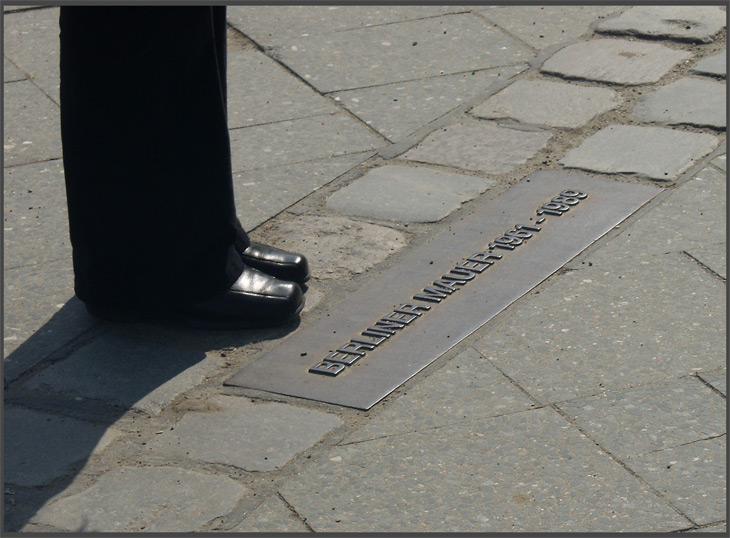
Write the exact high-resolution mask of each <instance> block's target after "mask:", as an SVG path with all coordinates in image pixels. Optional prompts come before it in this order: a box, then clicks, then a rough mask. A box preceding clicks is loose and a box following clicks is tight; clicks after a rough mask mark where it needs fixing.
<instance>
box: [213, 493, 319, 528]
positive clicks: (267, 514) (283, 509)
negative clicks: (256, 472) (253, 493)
mask: <svg viewBox="0 0 730 538" xmlns="http://www.w3.org/2000/svg"><path fill="white" fill-rule="evenodd" d="M226 532H310V530H309V528H307V526H306V525H305V524H304V523H303V522H302V521H301V520H300V519H298V518H297V516H296V515H294V514H293V513H292V511H291V510H290V509H289V507H288V506H286V504H284V502H283V501H282V500H281V499H279V497H277V496H276V495H272V496H271V497H269V498H268V499H266V501H264V502H263V503H262V504H261V505H259V506H257V507H256V508H255V509H254V510H252V511H251V513H249V514H247V515H246V518H245V519H244V520H243V521H241V523H239V524H238V525H236V526H235V527H233V528H232V529H228V530H227V531H226Z"/></svg>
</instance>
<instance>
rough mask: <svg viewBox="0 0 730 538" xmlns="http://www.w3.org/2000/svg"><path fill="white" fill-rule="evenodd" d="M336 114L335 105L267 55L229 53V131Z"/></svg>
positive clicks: (258, 53) (251, 52)
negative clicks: (230, 129)
mask: <svg viewBox="0 0 730 538" xmlns="http://www.w3.org/2000/svg"><path fill="white" fill-rule="evenodd" d="M333 112H337V107H336V106H335V104H334V103H332V102H331V101H330V100H329V99H326V98H325V97H322V96H321V95H319V94H318V93H316V92H315V91H314V90H312V88H310V87H309V86H307V85H306V84H304V83H303V82H302V81H300V80H299V79H297V78H296V77H293V76H292V75H291V73H288V72H287V71H285V70H284V68H282V67H281V66H280V65H278V64H277V63H276V62H275V61H273V60H272V59H271V58H269V57H268V56H266V55H265V54H263V53H261V52H258V51H252V50H242V51H230V52H229V53H228V126H229V127H230V128H237V127H245V126H248V125H256V124H262V123H273V122H276V121H283V120H291V119H296V118H305V117H310V116H316V115H321V114H330V113H333Z"/></svg>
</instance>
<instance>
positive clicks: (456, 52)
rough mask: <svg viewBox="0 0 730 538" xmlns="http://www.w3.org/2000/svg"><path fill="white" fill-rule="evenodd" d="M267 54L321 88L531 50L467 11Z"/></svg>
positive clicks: (482, 63) (455, 69)
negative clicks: (272, 55)
mask: <svg viewBox="0 0 730 538" xmlns="http://www.w3.org/2000/svg"><path fill="white" fill-rule="evenodd" d="M273 53H274V55H275V56H276V57H277V58H280V59H281V60H282V61H283V62H284V63H285V64H286V65H288V66H289V67H290V68H291V69H293V70H294V71H295V72H296V73H298V74H299V75H300V76H302V77H303V78H304V79H305V80H306V81H307V82H309V83H310V84H312V85H313V86H314V87H315V88H317V89H318V90H319V91H321V92H325V93H327V92H334V91H340V90H348V89H354V88H362V87H365V86H375V85H380V84H388V83H393V82H402V81H407V80H416V79H422V78H430V77H434V76H438V75H445V74H454V73H461V72H465V71H476V70H480V69H488V68H491V67H499V66H506V65H514V64H520V63H526V62H527V61H529V60H530V59H531V58H532V52H531V51H530V50H529V49H527V48H526V47H524V46H523V45H521V44H520V43H518V42H517V41H515V40H514V39H512V38H510V37H508V36H506V35H505V34H504V33H503V32H502V31H501V30H499V29H498V28H495V27H494V26H492V25H490V24H489V23H487V22H486V21H485V20H484V19H482V18H480V17H478V16H476V15H473V14H470V13H466V14H454V15H447V16H444V17H435V18H427V19H421V20H414V21H405V22H397V23H393V24H386V25H382V26H372V27H369V28H361V29H356V30H347V31H341V32H334V33H330V34H324V35H309V36H300V37H298V38H296V39H291V40H287V42H286V45H277V46H274V47H273Z"/></svg>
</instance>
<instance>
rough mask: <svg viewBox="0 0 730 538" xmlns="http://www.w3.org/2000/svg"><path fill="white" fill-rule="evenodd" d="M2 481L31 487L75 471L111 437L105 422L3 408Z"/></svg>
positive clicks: (111, 431)
mask: <svg viewBox="0 0 730 538" xmlns="http://www.w3.org/2000/svg"><path fill="white" fill-rule="evenodd" d="M3 434H4V446H3V463H4V469H5V473H4V479H5V482H7V483H10V484H15V485H18V486H26V487H34V486H41V485H44V484H48V483H50V482H52V481H53V480H55V479H57V478H60V477H63V476H67V475H70V474H72V473H75V472H78V471H79V469H81V467H82V466H83V464H84V462H85V461H86V460H87V459H88V458H89V457H90V456H91V455H92V454H93V453H96V452H100V451H102V450H103V449H104V448H106V446H108V444H109V442H110V441H111V440H113V438H114V437H115V432H114V430H108V431H107V426H106V425H102V424H94V423H91V422H84V421H81V420H76V419H73V418H69V417H61V416H57V415H51V414H48V413H43V412H40V411H32V410H30V409H21V408H6V409H5V411H4V412H3Z"/></svg>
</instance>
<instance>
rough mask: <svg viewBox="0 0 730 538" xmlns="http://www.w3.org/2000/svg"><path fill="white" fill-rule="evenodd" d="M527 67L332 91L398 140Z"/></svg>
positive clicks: (356, 112) (342, 101) (343, 104)
mask: <svg viewBox="0 0 730 538" xmlns="http://www.w3.org/2000/svg"><path fill="white" fill-rule="evenodd" d="M525 69H527V65H525V64H519V65H513V66H508V67H504V68H499V69H485V70H482V71H468V72H466V73H458V74H456V75H444V76H439V77H432V78H426V79H420V80H414V81H408V82H399V83H396V84H385V85H382V86H375V87H372V88H360V89H357V90H348V91H344V92H336V93H333V94H331V95H332V97H333V98H334V99H335V100H336V101H337V102H338V103H340V104H341V105H342V106H344V107H345V108H347V109H348V110H349V111H350V112H352V113H353V114H355V115H356V116H358V117H359V118H361V119H362V120H363V121H364V122H365V123H367V124H368V125H370V126H371V127H372V128H373V129H375V130H377V131H378V132H379V133H380V134H382V135H383V136H385V137H387V138H388V139H389V140H391V141H392V142H396V141H398V140H400V139H402V138H403V137H405V136H407V135H409V134H411V133H412V132H414V131H416V130H417V129H419V128H421V127H422V126H424V125H426V124H427V123H429V122H431V121H433V120H436V119H437V118H439V117H441V116H442V115H444V114H446V113H447V112H450V111H451V110H452V109H454V108H456V107H458V106H460V105H462V104H464V103H466V102H468V101H470V100H471V99H474V98H477V97H478V96H479V95H483V94H484V93H485V92H486V91H487V90H488V88H489V87H490V86H491V85H492V84H494V83H496V82H500V81H502V80H505V79H506V78H509V77H512V76H516V75H517V74H519V73H521V72H522V71H524V70H525Z"/></svg>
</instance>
